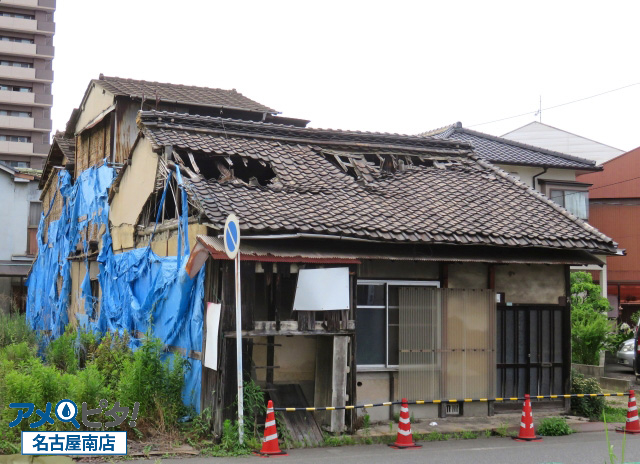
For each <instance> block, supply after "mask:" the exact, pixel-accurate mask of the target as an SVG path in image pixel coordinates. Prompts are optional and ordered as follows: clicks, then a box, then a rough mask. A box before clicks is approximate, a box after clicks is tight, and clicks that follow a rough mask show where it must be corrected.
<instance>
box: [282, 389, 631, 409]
mask: <svg viewBox="0 0 640 464" xmlns="http://www.w3.org/2000/svg"><path fill="white" fill-rule="evenodd" d="M597 396H629V393H628V392H627V393H568V394H564V395H537V396H530V399H532V400H533V399H538V400H545V399H552V400H555V399H562V398H593V397H597ZM524 400H525V398H524V397H509V398H476V399H474V398H463V399H447V400H413V401H407V402H406V404H446V403H474V402H481V403H489V402H505V401H524ZM402 403H403V402H402V401H386V402H384V403H371V404H358V405H352V406H326V407H321V408H315V407H309V408H273V410H274V411H281V412H296V411H339V410H342V409H347V410H348V409H362V408H376V407H380V406H393V405H401V404H402Z"/></svg>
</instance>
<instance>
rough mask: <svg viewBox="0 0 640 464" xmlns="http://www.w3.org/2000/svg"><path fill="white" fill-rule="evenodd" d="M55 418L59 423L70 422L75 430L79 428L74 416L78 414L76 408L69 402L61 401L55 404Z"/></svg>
mask: <svg viewBox="0 0 640 464" xmlns="http://www.w3.org/2000/svg"><path fill="white" fill-rule="evenodd" d="M55 412H56V417H57V418H58V420H59V421H60V422H70V423H72V424H73V425H74V426H75V427H76V428H77V429H79V428H80V424H78V421H77V420H76V414H78V406H76V404H75V403H74V402H73V401H71V400H62V401H59V402H58V404H56V409H55Z"/></svg>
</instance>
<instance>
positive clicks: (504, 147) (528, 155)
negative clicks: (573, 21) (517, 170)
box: [420, 122, 602, 171]
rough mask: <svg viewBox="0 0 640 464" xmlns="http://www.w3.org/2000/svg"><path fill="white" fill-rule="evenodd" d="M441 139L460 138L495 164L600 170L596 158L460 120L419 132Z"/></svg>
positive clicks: (459, 139)
mask: <svg viewBox="0 0 640 464" xmlns="http://www.w3.org/2000/svg"><path fill="white" fill-rule="evenodd" d="M420 135H423V136H429V137H436V138H439V139H447V140H458V141H460V142H467V143H470V144H471V145H473V148H474V151H475V152H476V154H477V155H478V156H480V157H481V158H483V159H485V160H487V161H489V162H491V163H496V164H512V165H524V166H540V167H549V168H564V169H580V170H588V171H599V170H601V169H602V168H599V167H597V166H596V162H595V161H591V160H587V159H584V158H578V157H577V156H572V155H567V154H565V153H559V152H555V151H551V150H547V149H545V148H539V147H534V146H531V145H526V144H524V143H520V142H515V141H513V140H509V139H505V138H502V137H496V136H494V135H489V134H484V133H482V132H477V131H474V130H471V129H466V128H464V127H462V124H461V123H459V122H458V123H456V124H452V125H450V126H446V127H442V128H440V129H435V130H433V131H429V132H424V133H423V134H420Z"/></svg>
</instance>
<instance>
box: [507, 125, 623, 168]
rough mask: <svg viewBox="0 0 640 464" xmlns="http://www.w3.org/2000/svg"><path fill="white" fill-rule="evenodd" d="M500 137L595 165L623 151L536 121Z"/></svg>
mask: <svg viewBox="0 0 640 464" xmlns="http://www.w3.org/2000/svg"><path fill="white" fill-rule="evenodd" d="M502 137H504V138H505V139H510V140H515V141H516V142H521V143H526V144H527V145H533V146H536V147H541V148H546V149H547V150H553V151H559V152H560V153H566V154H568V155H574V156H579V157H581V158H586V159H590V160H594V161H595V162H596V163H597V164H602V163H604V162H605V161H609V160H610V159H612V158H615V157H616V156H619V155H622V154H623V153H624V150H618V149H617V148H613V147H611V146H609V145H605V144H604V143H600V142H596V141H594V140H591V139H588V138H586V137H582V136H580V135H576V134H572V133H571V132H567V131H565V130H562V129H558V128H556V127H553V126H549V125H547V124H543V123H541V122H537V121H533V122H530V123H529V124H527V125H525V126H522V127H519V128H518V129H515V130H512V131H511V132H507V133H506V134H504V135H503V136H502Z"/></svg>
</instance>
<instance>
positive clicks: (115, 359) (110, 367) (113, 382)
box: [93, 332, 133, 390]
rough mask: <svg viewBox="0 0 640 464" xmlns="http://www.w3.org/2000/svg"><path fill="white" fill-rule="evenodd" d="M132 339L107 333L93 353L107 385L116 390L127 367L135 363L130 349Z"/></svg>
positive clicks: (127, 336)
mask: <svg viewBox="0 0 640 464" xmlns="http://www.w3.org/2000/svg"><path fill="white" fill-rule="evenodd" d="M129 342H130V337H129V335H128V334H127V333H126V332H125V333H124V335H122V336H121V335H119V334H118V333H115V334H113V335H112V334H111V333H109V332H107V333H106V334H105V335H104V337H102V340H101V342H100V344H99V345H98V346H97V348H96V349H95V351H94V352H93V359H94V361H95V365H96V367H97V368H98V370H99V371H100V373H101V374H102V376H103V377H104V379H105V384H106V386H108V387H109V388H111V389H113V390H115V389H116V388H117V387H118V382H119V381H120V376H121V375H122V372H123V371H124V368H125V365H126V364H127V363H131V361H133V352H132V351H131V348H129Z"/></svg>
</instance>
